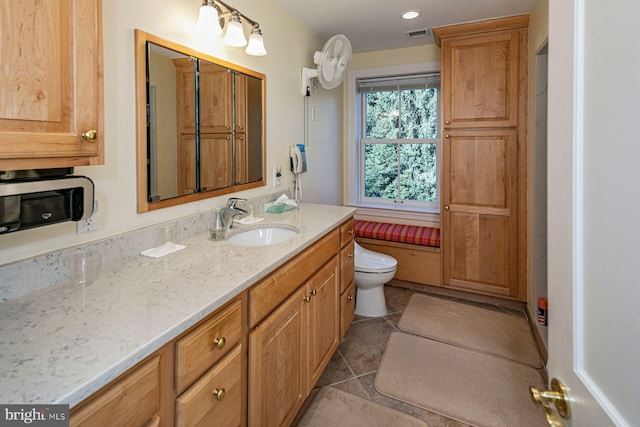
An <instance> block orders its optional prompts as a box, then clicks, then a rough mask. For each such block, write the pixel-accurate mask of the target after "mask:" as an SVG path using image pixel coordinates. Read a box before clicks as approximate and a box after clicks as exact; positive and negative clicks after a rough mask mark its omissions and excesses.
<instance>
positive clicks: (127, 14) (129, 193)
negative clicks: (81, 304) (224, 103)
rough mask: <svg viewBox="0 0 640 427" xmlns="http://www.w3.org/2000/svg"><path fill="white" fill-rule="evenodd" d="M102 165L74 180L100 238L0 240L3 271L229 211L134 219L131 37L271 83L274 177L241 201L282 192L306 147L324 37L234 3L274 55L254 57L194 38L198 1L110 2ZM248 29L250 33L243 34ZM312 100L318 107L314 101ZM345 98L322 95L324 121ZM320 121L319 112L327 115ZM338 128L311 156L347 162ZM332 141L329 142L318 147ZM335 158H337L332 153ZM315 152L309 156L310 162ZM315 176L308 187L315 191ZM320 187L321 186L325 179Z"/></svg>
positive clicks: (259, 8) (48, 234) (329, 172)
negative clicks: (83, 188) (81, 181)
mask: <svg viewBox="0 0 640 427" xmlns="http://www.w3.org/2000/svg"><path fill="white" fill-rule="evenodd" d="M102 3H103V23H104V31H103V34H104V63H105V66H104V89H105V90H104V92H105V97H104V98H105V107H104V119H105V145H106V148H105V159H106V160H105V165H104V166H96V167H79V168H76V174H79V175H86V176H88V177H90V178H91V179H92V180H93V181H94V183H95V186H96V198H97V199H98V200H99V201H100V213H99V216H100V218H99V224H100V229H99V230H98V231H97V232H92V233H85V234H81V235H77V234H75V223H73V222H67V223H63V224H56V225H52V226H47V227H40V228H36V229H32V230H25V231H20V232H17V233H11V234H8V235H3V236H0V266H1V265H4V264H7V263H10V262H13V261H17V260H21V259H25V258H30V257H33V256H36V255H40V254H44V253H48V252H51V251H55V250H59V249H62V248H67V247H73V246H77V245H80V244H83V243H86V242H90V241H95V240H100V239H104V238H106V237H109V236H114V235H118V234H121V233H126V232H127V231H131V230H134V229H138V228H143V227H147V226H150V225H154V224H158V223H161V222H165V221H170V220H172V219H175V218H178V217H182V216H187V215H191V214H194V213H198V212H203V211H208V210H211V209H213V208H214V207H215V206H216V205H218V204H221V203H224V201H225V200H226V198H227V197H228V196H225V197H220V198H215V199H208V200H204V201H200V202H194V203H189V204H186V205H181V206H176V207H173V208H167V209H162V210H159V211H154V212H148V213H144V214H137V213H136V192H135V188H136V185H135V183H136V154H135V153H136V152H135V145H136V142H135V135H136V122H135V95H134V93H135V90H134V89H135V82H134V52H133V43H134V40H133V30H134V29H135V28H140V29H142V30H144V31H147V32H149V33H152V34H155V35H158V36H160V37H163V38H166V39H170V40H173V41H175V42H177V43H180V44H183V45H186V46H189V47H192V48H196V49H199V50H201V51H204V52H205V53H208V54H211V55H214V56H217V57H219V58H221V59H224V60H227V61H230V62H234V63H237V64H239V65H241V66H243V67H247V68H250V69H253V70H256V71H258V72H260V73H263V74H265V75H266V76H267V110H266V128H267V159H266V160H267V162H266V163H267V171H266V177H267V179H268V186H267V187H261V188H258V189H253V190H249V191H245V192H242V193H238V196H241V197H253V196H256V195H259V194H264V193H268V192H273V191H276V190H278V189H285V188H286V186H288V184H289V182H290V180H291V174H290V173H289V172H288V167H287V165H288V162H289V160H288V159H289V157H288V146H289V145H291V144H295V143H300V142H302V140H303V108H304V97H303V96H302V95H301V94H300V73H301V68H302V67H303V66H306V67H309V66H312V65H313V52H314V51H315V50H317V49H319V48H321V47H322V44H323V42H324V41H323V40H320V39H319V38H317V37H316V36H315V35H314V34H312V33H311V32H310V31H309V30H308V29H306V28H305V27H303V26H302V25H301V24H300V23H299V22H298V21H296V20H294V19H293V18H292V17H291V15H289V14H287V13H286V12H284V11H282V10H281V9H280V8H279V7H278V6H277V5H276V4H275V3H274V2H273V1H271V0H261V1H251V0H234V2H233V6H234V7H236V8H238V9H239V10H240V11H242V12H243V13H245V14H246V15H248V16H249V17H251V18H252V19H255V20H257V21H259V22H260V26H261V28H262V31H263V35H264V39H265V45H266V49H267V52H268V54H267V56H264V57H252V56H249V55H246V54H245V53H244V51H243V50H242V49H240V48H230V47H226V46H224V45H222V43H221V41H220V39H216V40H215V41H214V40H203V39H201V38H199V37H198V36H196V34H195V33H194V31H193V27H194V25H195V21H196V19H197V16H198V10H199V7H200V5H201V1H200V0H163V1H162V2H158V1H155V0H103V2H102ZM247 32H248V29H247V28H245V33H247ZM312 102H315V101H312ZM341 108H342V107H341V100H340V92H339V91H334V92H327V93H325V94H323V97H322V105H321V108H320V109H321V113H323V112H324V111H334V110H337V111H341ZM321 117H322V114H321ZM340 135H341V123H340V121H339V120H336V119H335V118H333V117H331V116H330V115H329V114H328V113H327V114H326V119H325V120H324V121H323V122H322V126H321V129H318V131H317V132H316V134H314V135H313V137H312V138H311V141H310V146H311V147H312V148H313V150H329V152H328V153H323V155H326V156H329V157H333V158H336V159H340V158H341V151H340V150H339V149H337V146H338V145H339V141H340ZM320 141H327V142H328V143H327V144H320ZM331 150H333V151H334V152H331ZM311 154H312V153H311V152H310V153H309V155H311ZM275 164H281V165H282V166H283V172H284V179H283V186H281V187H279V188H274V187H272V169H273V165H275ZM323 168H324V170H323V175H326V176H332V177H337V178H336V180H338V181H339V180H340V179H341V178H340V177H341V175H342V173H341V164H339V163H338V164H335V162H333V163H327V164H325V165H323ZM316 179H320V177H315V178H314V177H313V176H310V177H308V179H307V180H306V181H305V185H306V186H307V187H314V180H316ZM320 182H322V181H320Z"/></svg>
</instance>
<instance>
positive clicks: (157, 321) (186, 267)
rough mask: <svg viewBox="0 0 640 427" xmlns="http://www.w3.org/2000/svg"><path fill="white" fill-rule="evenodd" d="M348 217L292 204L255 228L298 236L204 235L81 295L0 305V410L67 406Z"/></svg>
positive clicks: (105, 278) (37, 295)
mask: <svg viewBox="0 0 640 427" xmlns="http://www.w3.org/2000/svg"><path fill="white" fill-rule="evenodd" d="M354 212H355V209H353V208H348V207H343V206H329V205H315V204H301V205H300V207H299V208H297V209H294V210H292V211H288V212H285V213H282V214H265V215H263V216H264V217H265V220H264V221H263V222H261V223H260V224H258V225H265V224H269V223H287V224H291V225H294V226H295V227H297V228H299V229H300V233H299V234H298V235H297V236H295V237H294V238H292V239H290V240H288V241H285V242H282V243H278V244H275V245H270V246H263V247H242V246H235V245H232V244H230V243H228V242H226V241H212V240H211V239H209V235H208V233H204V234H200V235H197V236H195V237H192V238H189V239H186V240H184V241H181V242H179V243H180V244H183V245H186V248H185V249H183V250H181V251H179V252H175V253H173V254H170V255H167V256H165V257H162V258H157V259H153V258H148V257H143V256H138V257H135V258H134V259H132V260H130V261H128V262H124V263H119V264H117V265H113V266H108V267H106V268H104V269H102V270H101V271H100V273H99V275H98V278H97V279H96V281H95V282H94V283H93V284H91V285H89V286H87V287H84V288H83V287H81V286H79V285H73V284H61V285H56V286H53V287H50V288H46V289H42V290H40V291H36V292H33V293H31V294H28V295H25V296H23V297H19V298H16V299H12V300H9V301H7V302H4V303H2V304H0V383H1V386H0V402H2V403H5V404H6V403H67V404H70V405H71V406H74V405H76V404H77V403H79V402H81V401H82V400H83V399H85V398H86V397H88V396H89V395H91V394H92V393H93V392H95V391H96V390H98V389H100V388H101V387H102V386H104V385H106V384H108V383H109V382H110V381H111V380H113V379H114V378H116V377H118V376H119V375H120V374H122V373H124V372H125V371H126V370H128V369H129V368H131V367H132V366H134V365H135V364H136V363H137V362H139V361H140V360H142V359H144V358H145V357H147V356H148V355H150V354H152V353H153V352H155V351H156V350H158V349H159V348H161V347H162V346H163V345H165V344H166V343H167V342H169V341H171V340H172V339H173V338H175V337H177V336H178V335H180V334H181V333H182V332H184V331H185V330H187V329H188V328H189V327H191V326H193V325H194V324H196V323H198V321H199V320H201V319H202V318H204V317H206V316H208V315H209V314H211V313H212V312H214V311H215V310H216V309H218V308H219V307H221V306H222V305H224V304H225V303H227V302H228V301H230V300H231V299H232V298H234V297H235V296H237V295H238V294H240V293H241V292H242V291H244V290H245V289H247V288H248V287H250V286H251V285H253V284H254V283H256V282H257V281H258V280H259V279H261V278H262V277H264V276H266V275H267V274H269V273H270V272H272V271H274V270H275V269H277V268H278V267H279V266H281V265H282V264H284V263H285V262H286V261H288V260H289V259H291V258H292V257H294V256H295V255H296V254H298V253H300V252H301V251H302V250H304V249H305V248H306V247H308V246H309V245H311V244H312V243H313V242H315V241H317V240H318V239H320V238H321V237H322V236H323V235H324V234H326V233H327V232H328V231H330V230H332V229H333V228H335V227H336V226H338V225H339V224H340V223H342V222H343V221H344V220H345V219H346V218H348V217H349V216H350V215H353V214H354Z"/></svg>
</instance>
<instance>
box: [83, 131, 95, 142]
mask: <svg viewBox="0 0 640 427" xmlns="http://www.w3.org/2000/svg"><path fill="white" fill-rule="evenodd" d="M82 137H83V138H84V139H85V141H88V142H93V141H95V140H96V138H98V131H97V130H95V129H91V130H88V131H86V132H84V133H83V134H82Z"/></svg>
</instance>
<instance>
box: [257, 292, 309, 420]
mask: <svg viewBox="0 0 640 427" xmlns="http://www.w3.org/2000/svg"><path fill="white" fill-rule="evenodd" d="M305 296H307V288H306V287H305V286H302V287H300V288H299V289H298V290H297V291H296V292H294V293H293V294H292V295H291V296H290V297H289V298H288V299H287V300H286V301H285V302H284V303H282V305H280V307H279V308H278V309H276V310H275V311H274V312H273V314H271V315H270V316H269V317H267V318H266V319H265V320H264V321H263V322H262V323H261V324H260V325H258V327H257V328H256V329H254V330H253V331H252V332H251V333H250V334H249V425H251V426H252V427H260V426H264V427H272V426H283V425H286V426H288V425H290V424H291V423H292V422H293V419H294V417H295V416H296V414H297V413H298V410H299V409H300V408H301V407H302V404H303V403H304V400H305V398H306V396H307V393H306V384H307V382H308V380H307V376H306V373H307V371H306V369H304V363H305V361H306V360H305V346H306V340H305V337H306V329H305V319H304V317H305V316H304V309H305V308H306V307H303V305H304V306H306V305H308V304H307V303H305V302H304V300H303V298H304V297H305Z"/></svg>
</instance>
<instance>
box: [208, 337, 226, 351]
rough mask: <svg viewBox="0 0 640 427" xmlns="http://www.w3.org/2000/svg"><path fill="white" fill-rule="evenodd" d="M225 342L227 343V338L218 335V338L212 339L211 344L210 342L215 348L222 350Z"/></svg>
mask: <svg viewBox="0 0 640 427" xmlns="http://www.w3.org/2000/svg"><path fill="white" fill-rule="evenodd" d="M226 343H227V340H226V339H224V337H218V338H216V339H214V340H213V342H212V343H211V344H212V347H213V348H217V349H218V350H222V349H223V348H224V345H225V344H226Z"/></svg>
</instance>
